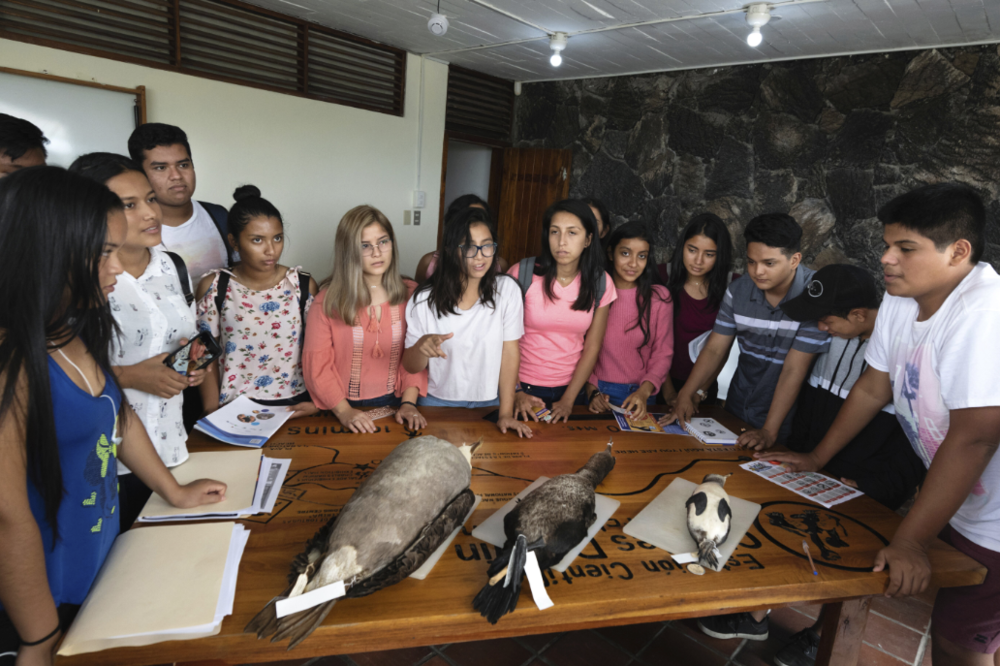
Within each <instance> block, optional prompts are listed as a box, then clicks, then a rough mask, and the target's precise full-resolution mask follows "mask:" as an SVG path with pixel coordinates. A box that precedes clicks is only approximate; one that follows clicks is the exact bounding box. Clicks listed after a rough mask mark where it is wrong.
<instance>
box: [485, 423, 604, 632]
mask: <svg viewBox="0 0 1000 666" xmlns="http://www.w3.org/2000/svg"><path fill="white" fill-rule="evenodd" d="M614 466H615V459H614V456H612V455H611V443H610V442H609V443H608V447H607V448H606V449H605V450H604V451H601V452H600V453H595V454H594V455H592V456H591V457H590V460H588V461H587V464H586V465H584V466H583V467H581V468H580V470H579V471H577V472H576V473H575V474H562V475H560V476H557V477H555V478H553V479H549V480H548V481H546V482H545V483H543V484H542V485H541V486H539V487H538V488H536V489H535V490H533V491H532V492H531V493H530V494H529V495H528V496H527V497H525V498H524V499H523V500H521V502H520V503H519V504H518V505H517V506H516V507H515V508H514V510H513V511H511V512H510V513H508V514H507V515H506V516H504V520H503V530H504V536H505V537H506V541H505V542H504V545H503V549H502V550H501V551H500V552H499V553H498V554H497V557H496V559H495V560H493V563H492V564H491V565H490V568H489V569H488V570H487V574H488V575H489V576H490V580H489V582H488V583H487V584H486V585H485V586H484V587H483V589H482V590H480V592H479V594H477V595H476V598H475V600H474V601H473V602H472V605H473V608H475V609H476V610H477V611H479V612H480V614H481V615H482V616H483V617H485V618H486V619H487V620H489V621H490V623H492V624H496V623H497V620H499V619H500V618H501V617H503V616H504V615H506V614H507V613H512V612H513V611H514V609H515V608H517V599H518V596H519V595H520V593H521V580H522V576H523V574H524V564H525V561H526V559H527V554H528V551H529V550H532V551H535V557H537V558H538V566H539V567H540V568H541V569H547V568H549V567H551V566H553V565H555V564H558V563H559V561H560V560H561V559H562V558H563V556H564V555H565V554H566V553H568V552H569V551H570V550H572V549H573V547H574V546H576V545H577V544H579V543H580V542H581V541H583V540H584V538H586V536H587V530H588V529H589V528H590V526H591V525H593V524H594V521H595V520H596V519H597V514H595V513H594V504H595V499H594V489H595V488H597V486H599V485H600V484H601V481H603V480H604V477H605V476H607V475H608V472H610V471H611V470H612V469H614Z"/></svg>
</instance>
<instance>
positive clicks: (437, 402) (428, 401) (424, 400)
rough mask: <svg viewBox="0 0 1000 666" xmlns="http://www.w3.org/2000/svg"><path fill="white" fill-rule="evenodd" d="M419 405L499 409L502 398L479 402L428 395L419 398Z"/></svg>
mask: <svg viewBox="0 0 1000 666" xmlns="http://www.w3.org/2000/svg"><path fill="white" fill-rule="evenodd" d="M417 404H418V405H420V406H421V407H463V408H465V409H475V408H476V407H497V406H498V405H499V404H500V398H494V399H493V400H480V401H478V402H477V401H475V400H442V399H441V398H435V397H434V396H432V395H428V396H421V397H419V398H417Z"/></svg>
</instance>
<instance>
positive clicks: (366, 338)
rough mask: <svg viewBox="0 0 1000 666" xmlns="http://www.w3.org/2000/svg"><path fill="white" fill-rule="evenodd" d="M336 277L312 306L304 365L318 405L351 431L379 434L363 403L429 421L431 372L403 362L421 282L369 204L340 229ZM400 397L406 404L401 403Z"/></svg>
mask: <svg viewBox="0 0 1000 666" xmlns="http://www.w3.org/2000/svg"><path fill="white" fill-rule="evenodd" d="M334 257H335V259H334V264H333V275H331V276H330V277H329V278H327V279H326V280H325V281H324V282H323V284H322V285H321V287H322V291H320V292H319V294H317V295H316V305H317V307H313V308H312V309H311V310H310V311H309V320H308V322H307V326H306V337H305V345H304V347H303V350H302V369H303V374H304V376H305V380H306V386H307V387H308V388H309V393H310V395H312V397H313V402H315V403H316V406H317V407H319V408H320V409H329V410H331V411H333V414H334V416H336V417H337V419H338V420H339V421H340V422H341V423H342V424H344V426H345V427H347V428H349V429H350V430H351V431H352V432H377V429H376V426H375V423H374V421H373V420H372V418H371V417H370V416H369V415H368V414H367V412H365V411H362V410H361V409H360V408H368V407H387V406H396V405H399V406H400V407H399V410H398V411H397V412H396V421H397V422H398V423H401V424H404V423H405V425H406V426H407V427H409V428H412V429H416V428H422V427H425V426H426V425H427V421H426V420H425V419H424V417H423V416H422V415H421V414H420V412H419V411H418V410H417V398H418V397H419V396H420V395H421V394H424V395H426V393H427V371H426V370H425V371H423V372H420V373H416V374H411V373H409V372H407V371H406V368H404V367H403V365H402V363H401V359H402V356H403V345H404V341H405V340H406V301H407V299H408V298H409V297H410V294H412V293H413V290H414V289H416V287H417V284H416V283H415V282H413V281H411V280H404V279H403V278H402V277H400V275H399V249H398V248H397V245H396V238H395V235H394V234H393V231H392V225H391V224H390V223H389V220H388V219H387V218H386V216H385V215H383V214H382V213H381V212H380V211H379V210H377V209H375V208H372V207H371V206H357V207H355V208H352V209H351V210H349V211H347V214H346V215H344V217H343V219H342V220H341V221H340V224H339V225H338V226H337V236H336V239H335V240H334ZM400 398H402V401H400Z"/></svg>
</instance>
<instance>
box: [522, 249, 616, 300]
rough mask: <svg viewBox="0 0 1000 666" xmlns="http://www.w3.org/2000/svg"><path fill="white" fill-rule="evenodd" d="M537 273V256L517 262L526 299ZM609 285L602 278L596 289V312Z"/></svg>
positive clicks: (523, 294) (523, 295)
mask: <svg viewBox="0 0 1000 666" xmlns="http://www.w3.org/2000/svg"><path fill="white" fill-rule="evenodd" d="M534 274H535V258H534V257H527V258H525V259H522V260H521V261H519V262H518V264H517V285H518V286H519V287H521V298H522V299H524V298H525V297H526V296H527V295H528V289H530V288H531V278H532V276H533V275H534ZM607 286H608V281H607V280H606V279H605V280H601V281H600V282H599V283H598V285H597V289H596V290H595V291H594V312H597V308H599V307H601V299H602V298H604V290H605V289H606V288H607Z"/></svg>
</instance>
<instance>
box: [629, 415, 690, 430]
mask: <svg viewBox="0 0 1000 666" xmlns="http://www.w3.org/2000/svg"><path fill="white" fill-rule="evenodd" d="M664 416H666V415H665V414H646V416H645V417H643V418H641V419H633V418H631V417H628V416H625V415H624V414H619V413H618V412H615V421H617V422H618V428H619V429H620V430H621V431H622V432H645V433H655V434H657V435H687V434H688V433H687V431H686V430H684V428H682V427H680V426H679V425H677V422H676V421H675V422H674V423H671V424H669V425H665V426H661V425H660V424H659V423H658V421H659V420H660V419H661V418H663V417H664Z"/></svg>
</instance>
